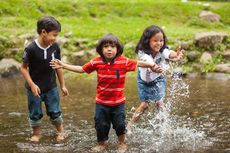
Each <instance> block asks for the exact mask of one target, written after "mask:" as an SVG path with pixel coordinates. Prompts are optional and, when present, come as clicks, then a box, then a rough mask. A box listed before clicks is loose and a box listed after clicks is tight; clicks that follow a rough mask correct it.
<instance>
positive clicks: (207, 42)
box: [194, 32, 228, 49]
mask: <svg viewBox="0 0 230 153" xmlns="http://www.w3.org/2000/svg"><path fill="white" fill-rule="evenodd" d="M227 37H228V35H227V33H224V32H202V33H196V34H195V39H194V43H195V45H196V46H197V47H200V48H204V49H214V48H215V47H216V46H217V45H219V44H221V43H222V42H223V41H224V40H225V39H227Z"/></svg>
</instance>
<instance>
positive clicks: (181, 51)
mask: <svg viewBox="0 0 230 153" xmlns="http://www.w3.org/2000/svg"><path fill="white" fill-rule="evenodd" d="M176 54H177V60H181V59H182V58H183V56H184V49H182V48H181V47H179V48H178V49H177V51H176Z"/></svg>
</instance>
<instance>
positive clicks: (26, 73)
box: [20, 63, 41, 97]
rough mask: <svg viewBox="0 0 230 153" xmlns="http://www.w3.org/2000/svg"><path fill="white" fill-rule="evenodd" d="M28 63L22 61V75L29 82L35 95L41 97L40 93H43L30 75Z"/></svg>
mask: <svg viewBox="0 0 230 153" xmlns="http://www.w3.org/2000/svg"><path fill="white" fill-rule="evenodd" d="M27 68H28V64H26V63H22V64H21V66H20V71H21V73H22V76H23V77H24V79H25V80H26V82H27V83H28V84H29V86H30V88H31V91H32V92H33V94H34V96H37V97H39V94H40V93H41V91H40V89H39V87H38V86H37V85H36V84H35V83H34V82H33V80H32V79H31V77H30V74H29V71H28V69H27Z"/></svg>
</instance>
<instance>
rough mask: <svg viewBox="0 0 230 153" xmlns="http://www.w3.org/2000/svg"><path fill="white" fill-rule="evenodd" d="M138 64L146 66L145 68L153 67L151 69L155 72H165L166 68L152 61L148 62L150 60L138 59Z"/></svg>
mask: <svg viewBox="0 0 230 153" xmlns="http://www.w3.org/2000/svg"><path fill="white" fill-rule="evenodd" d="M137 66H138V67H144V68H151V70H152V71H153V72H156V73H163V72H164V70H163V69H162V68H161V67H159V66H158V65H157V64H155V63H154V64H152V63H148V62H144V61H137Z"/></svg>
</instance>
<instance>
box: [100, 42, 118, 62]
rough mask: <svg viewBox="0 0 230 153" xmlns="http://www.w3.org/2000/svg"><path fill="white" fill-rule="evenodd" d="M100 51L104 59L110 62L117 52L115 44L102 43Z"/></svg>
mask: <svg viewBox="0 0 230 153" xmlns="http://www.w3.org/2000/svg"><path fill="white" fill-rule="evenodd" d="M102 53H103V55H104V57H105V59H106V61H108V62H110V61H111V60H112V59H113V58H114V57H115V56H116V54H117V47H116V45H115V44H110V43H107V44H104V45H103V48H102Z"/></svg>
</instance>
